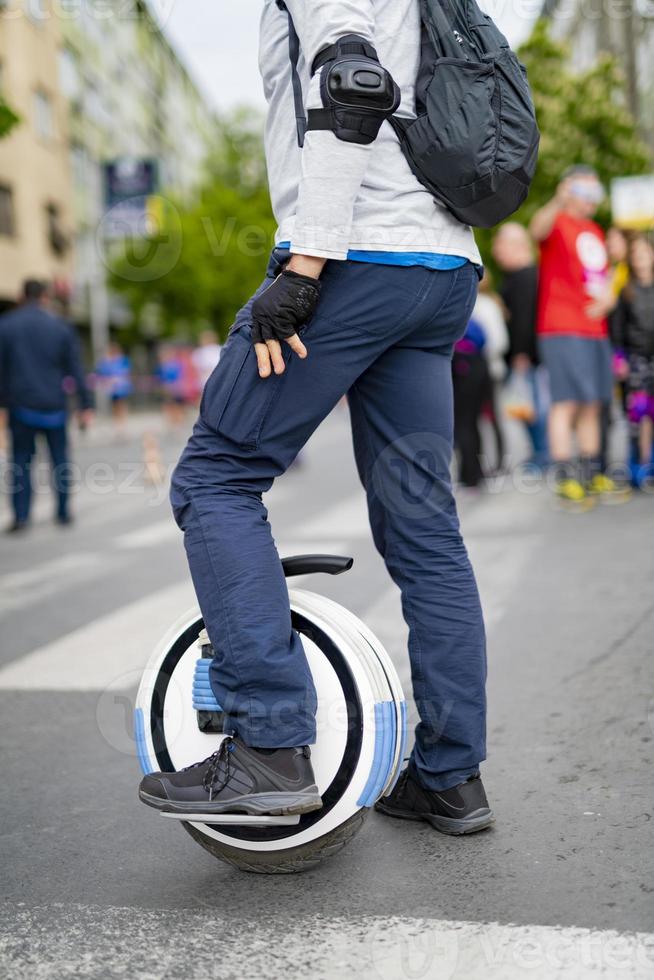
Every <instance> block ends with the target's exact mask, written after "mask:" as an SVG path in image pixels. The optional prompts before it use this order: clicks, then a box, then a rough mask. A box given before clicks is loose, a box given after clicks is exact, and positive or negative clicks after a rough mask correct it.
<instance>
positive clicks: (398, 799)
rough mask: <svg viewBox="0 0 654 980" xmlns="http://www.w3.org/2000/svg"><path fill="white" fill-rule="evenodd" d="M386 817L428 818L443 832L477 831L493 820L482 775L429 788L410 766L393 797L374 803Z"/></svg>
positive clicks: (464, 832)
mask: <svg viewBox="0 0 654 980" xmlns="http://www.w3.org/2000/svg"><path fill="white" fill-rule="evenodd" d="M375 810H378V811H379V812H380V813H384V814H386V816H387V817H399V818H400V819H401V820H426V821H427V822H428V823H430V824H431V825H432V827H435V828H436V830H440V832H441V833H442V834H474V833H475V832H476V831H477V830H486V828H487V827H490V825H491V824H492V823H493V820H494V817H493V811H492V810H491V809H490V808H489V806H488V800H487V799H486V793H485V792H484V786H483V783H482V781H481V776H478V775H477V776H471V777H470V779H468V780H466V782H465V783H460V784H459V785H458V786H454V787H453V788H452V789H446V790H438V791H436V790H429V789H425V788H424V787H423V786H421V785H420V783H418V782H416V780H415V778H414V777H413V776H412V775H411V773H410V772H409V770H408V769H405V770H404V772H403V773H402V774H401V775H400V778H399V779H398V781H397V785H396V786H395V789H394V790H393V791H392V793H391V795H390V796H385V797H384V798H383V799H381V800H379V802H378V803H377V804H376V805H375Z"/></svg>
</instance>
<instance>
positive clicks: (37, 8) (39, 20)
mask: <svg viewBox="0 0 654 980" xmlns="http://www.w3.org/2000/svg"><path fill="white" fill-rule="evenodd" d="M25 13H26V14H27V16H28V17H29V19H30V20H31V21H32V23H33V24H36V26H37V27H43V25H44V23H45V21H46V20H47V18H48V17H49V16H50V15H49V13H48V10H47V7H46V4H45V0H25Z"/></svg>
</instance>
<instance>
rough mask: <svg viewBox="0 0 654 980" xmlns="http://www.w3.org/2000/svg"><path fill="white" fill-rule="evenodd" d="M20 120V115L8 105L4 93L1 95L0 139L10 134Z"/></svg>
mask: <svg viewBox="0 0 654 980" xmlns="http://www.w3.org/2000/svg"><path fill="white" fill-rule="evenodd" d="M19 122H20V118H19V116H17V115H16V113H15V112H14V110H13V109H12V108H10V106H8V105H7V103H6V102H5V100H4V99H3V97H2V95H0V139H2V138H3V137H4V136H8V135H9V133H10V132H11V130H12V129H13V128H14V126H16V125H18V123H19Z"/></svg>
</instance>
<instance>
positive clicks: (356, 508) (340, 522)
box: [298, 490, 370, 539]
mask: <svg viewBox="0 0 654 980" xmlns="http://www.w3.org/2000/svg"><path fill="white" fill-rule="evenodd" d="M325 528H332V529H333V530H334V533H335V534H338V536H339V537H343V538H347V539H350V538H361V537H368V536H369V535H370V525H369V523H368V510H367V506H366V495H365V494H364V492H363V490H361V491H360V492H359V493H356V494H353V495H352V496H351V497H346V498H345V499H344V500H341V501H339V503H337V504H335V505H334V506H333V507H330V508H329V509H328V510H324V511H322V512H321V513H320V514H318V515H317V517H314V518H313V520H309V521H307V522H306V523H303V524H302V525H301V527H298V534H299V535H301V536H302V537H307V538H320V537H322V536H324V534H325Z"/></svg>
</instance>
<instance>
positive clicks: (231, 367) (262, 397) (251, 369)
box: [200, 325, 291, 450]
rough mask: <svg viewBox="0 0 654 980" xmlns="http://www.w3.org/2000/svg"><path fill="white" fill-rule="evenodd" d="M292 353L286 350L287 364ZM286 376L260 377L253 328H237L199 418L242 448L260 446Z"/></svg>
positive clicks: (214, 375)
mask: <svg viewBox="0 0 654 980" xmlns="http://www.w3.org/2000/svg"><path fill="white" fill-rule="evenodd" d="M290 357H291V350H290V348H288V349H287V350H284V360H285V361H286V363H287V364H288V361H289V359H290ZM284 378H285V375H275V374H273V375H271V376H270V377H269V378H261V377H260V376H259V371H258V368H257V358H256V354H255V352H254V347H253V346H252V340H251V337H250V329H249V327H248V326H247V325H240V326H238V327H237V328H236V329H235V330H234V331H233V332H232V333H231V334H230V336H229V340H228V341H227V343H226V344H225V347H224V349H223V353H222V356H221V358H220V362H219V364H218V367H217V368H216V370H215V371H214V373H213V374H212V376H211V377H210V378H209V381H208V382H207V385H206V387H205V390H204V395H203V397H202V404H201V406H200V415H201V417H202V420H203V421H204V422H206V424H207V425H208V426H209V427H210V428H212V429H213V430H214V431H215V432H217V433H219V434H220V435H222V436H224V437H225V438H226V439H229V440H230V441H231V442H233V443H235V444H236V445H238V446H240V447H241V448H243V449H247V450H254V449H257V448H258V446H259V442H260V439H261V433H262V431H263V427H264V424H265V421H266V418H267V417H268V415H269V413H270V411H271V409H272V407H273V405H274V404H275V401H276V400H277V398H278V396H279V393H280V390H281V386H282V384H283V382H284Z"/></svg>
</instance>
